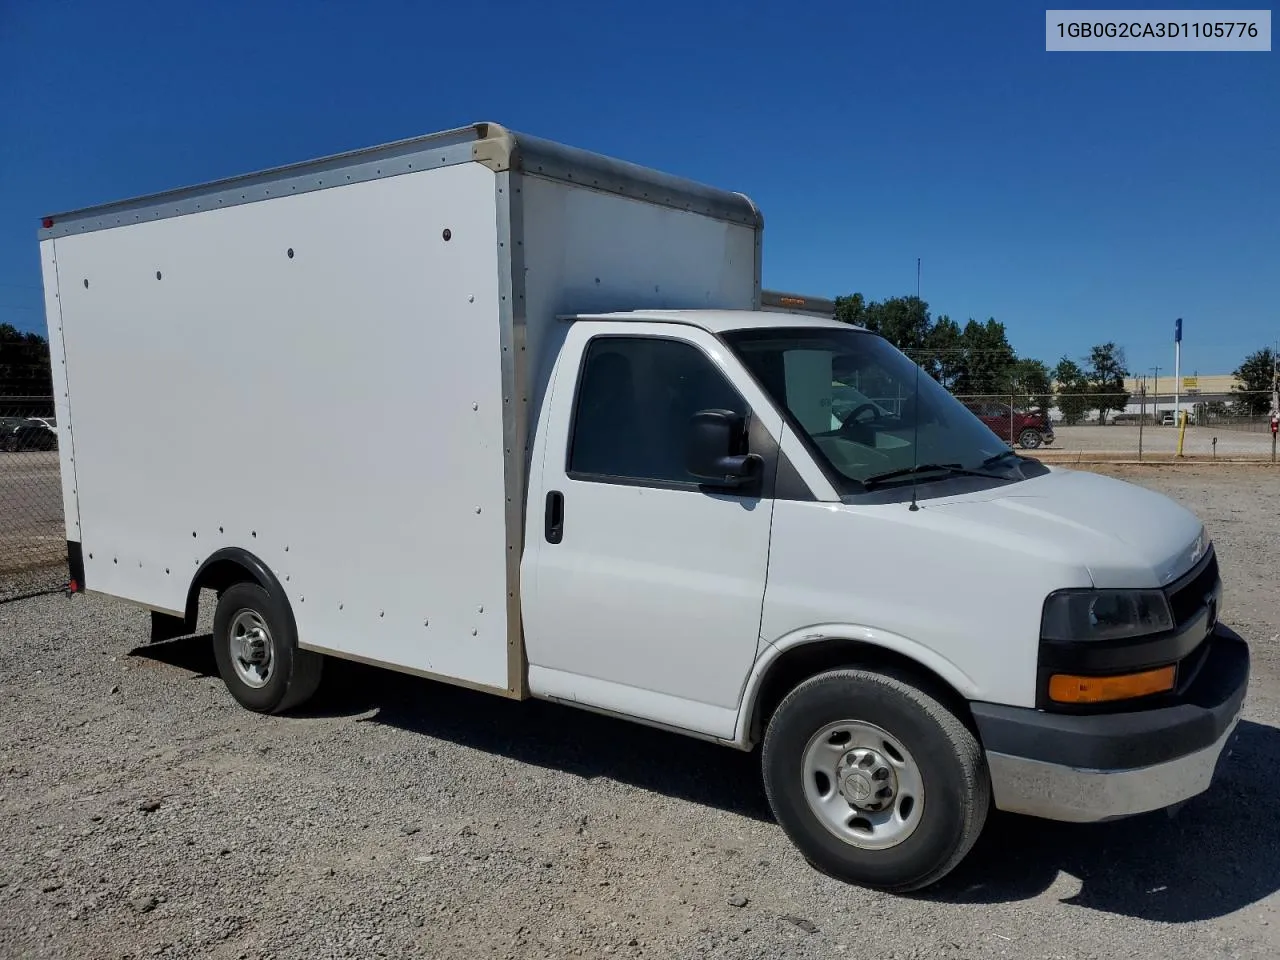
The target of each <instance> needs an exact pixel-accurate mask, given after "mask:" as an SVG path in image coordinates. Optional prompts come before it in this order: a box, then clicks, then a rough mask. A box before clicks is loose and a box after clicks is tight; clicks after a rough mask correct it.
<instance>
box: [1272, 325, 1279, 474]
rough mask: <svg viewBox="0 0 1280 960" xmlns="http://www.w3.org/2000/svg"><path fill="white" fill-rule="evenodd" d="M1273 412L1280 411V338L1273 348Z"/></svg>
mask: <svg viewBox="0 0 1280 960" xmlns="http://www.w3.org/2000/svg"><path fill="white" fill-rule="evenodd" d="M1271 412H1272V413H1280V340H1277V341H1276V342H1275V344H1274V345H1273V346H1272V348H1271ZM1272 459H1273V460H1274V459H1275V458H1274V457H1272Z"/></svg>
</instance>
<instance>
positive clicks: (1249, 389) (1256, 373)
mask: <svg viewBox="0 0 1280 960" xmlns="http://www.w3.org/2000/svg"><path fill="white" fill-rule="evenodd" d="M1275 362H1276V357H1275V353H1274V352H1273V351H1272V350H1271V348H1270V347H1263V348H1262V349H1261V350H1255V351H1254V352H1253V353H1251V354H1249V355H1248V356H1247V357H1245V358H1244V362H1243V363H1241V364H1240V366H1238V367H1236V369H1235V375H1236V379H1237V380H1239V381H1240V383H1239V384H1237V385H1235V386H1233V387H1232V388H1231V392H1232V393H1233V394H1235V396H1234V397H1233V399H1232V405H1233V406H1234V407H1235V408H1236V409H1237V410H1238V411H1240V412H1241V413H1243V414H1245V415H1247V416H1254V417H1256V416H1260V415H1261V414H1264V413H1268V412H1269V411H1270V410H1271V391H1272V390H1273V389H1275V382H1274V380H1273V379H1272V378H1273V376H1274V371H1275Z"/></svg>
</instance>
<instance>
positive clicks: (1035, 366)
mask: <svg viewBox="0 0 1280 960" xmlns="http://www.w3.org/2000/svg"><path fill="white" fill-rule="evenodd" d="M1004 389H1005V390H1006V391H1007V392H1008V393H1009V394H1011V395H1013V396H1015V397H1017V398H1018V401H1019V402H1020V403H1025V404H1026V405H1027V406H1031V407H1039V408H1040V409H1041V410H1043V411H1045V412H1046V413H1047V412H1048V410H1049V408H1050V407H1052V406H1053V382H1052V377H1051V376H1050V373H1049V367H1048V365H1047V364H1045V363H1044V362H1043V361H1041V360H1031V359H1023V360H1015V361H1014V362H1013V364H1012V365H1010V367H1009V369H1008V370H1007V371H1006V373H1005V383H1004Z"/></svg>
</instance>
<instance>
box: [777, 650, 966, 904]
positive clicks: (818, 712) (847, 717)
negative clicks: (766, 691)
mask: <svg viewBox="0 0 1280 960" xmlns="http://www.w3.org/2000/svg"><path fill="white" fill-rule="evenodd" d="M762 763H763V767H764V782H765V792H766V793H767V795H768V797H769V804H770V806H771V807H772V808H773V813H774V816H775V817H777V819H778V822H779V824H781V826H782V828H783V830H784V831H786V833H787V835H788V836H789V837H790V838H791V840H792V842H793V843H795V845H796V846H797V847H798V848H799V849H800V851H801V853H803V854H804V856H805V857H806V858H807V859H808V860H809V862H810V863H812V864H813V865H814V866H816V867H817V868H818V869H820V870H822V871H824V872H826V873H829V874H831V875H833V876H836V877H839V878H841V879H843V880H847V881H850V882H852V883H857V884H860V885H863V886H868V887H877V888H880V889H885V890H894V891H909V890H917V889H920V888H921V887H925V886H928V885H929V884H931V883H934V882H936V881H937V880H940V879H941V878H942V877H943V876H945V875H946V874H947V873H949V872H950V871H951V870H952V868H954V867H955V865H956V864H958V863H959V862H960V861H961V860H962V859H963V858H964V856H965V854H967V853H968V852H969V850H970V848H971V847H972V846H973V843H974V841H976V840H977V838H978V834H979V833H981V831H982V826H983V824H984V823H985V822H986V816H987V810H988V807H989V806H990V798H991V785H990V781H989V779H988V775H987V770H986V765H985V762H984V760H983V756H982V748H981V746H980V745H979V743H978V741H977V739H976V738H975V737H974V735H973V733H972V732H971V731H970V730H969V728H968V727H966V726H965V725H964V724H963V723H962V722H961V721H960V719H959V718H958V717H956V715H955V714H954V713H952V712H951V711H950V710H948V709H947V708H946V707H945V706H943V705H942V704H941V703H939V702H938V701H937V700H935V699H934V698H933V697H930V696H929V695H928V694H926V693H923V692H922V691H920V690H918V689H916V688H915V687H913V686H911V685H910V684H908V683H905V682H903V681H902V680H899V679H897V678H894V677H889V676H885V675H882V674H877V673H871V672H869V671H864V670H856V669H847V670H832V671H829V672H827V673H822V674H819V675H817V676H815V677H811V678H810V679H808V680H806V681H804V682H803V683H802V684H800V685H799V686H798V687H796V688H795V689H794V690H793V691H792V692H791V693H790V694H788V696H787V697H786V699H784V700H783V701H782V703H781V704H780V705H779V706H778V709H777V710H776V711H775V712H774V714H773V717H772V718H771V719H770V721H769V726H768V729H767V731H766V733H765V738H764V750H763V756H762Z"/></svg>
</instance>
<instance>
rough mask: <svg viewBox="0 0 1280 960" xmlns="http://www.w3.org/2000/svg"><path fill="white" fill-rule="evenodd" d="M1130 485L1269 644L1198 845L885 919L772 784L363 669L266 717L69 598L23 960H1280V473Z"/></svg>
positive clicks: (982, 886) (39, 732)
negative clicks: (1180, 521)
mask: <svg viewBox="0 0 1280 960" xmlns="http://www.w3.org/2000/svg"><path fill="white" fill-rule="evenodd" d="M1125 469H1126V468H1120V467H1113V468H1110V472H1114V473H1118V472H1122V471H1124V470H1125ZM1124 475H1125V476H1128V477H1131V478H1134V479H1136V480H1138V481H1139V482H1142V483H1145V484H1148V485H1150V486H1152V487H1155V488H1156V489H1160V490H1163V491H1165V492H1167V493H1170V494H1172V495H1173V496H1175V497H1177V498H1179V499H1180V500H1182V501H1184V502H1185V503H1187V504H1189V505H1191V506H1192V507H1194V508H1195V509H1197V511H1198V512H1199V513H1200V514H1201V516H1203V517H1204V518H1205V519H1206V521H1207V522H1208V524H1209V527H1210V529H1211V532H1212V533H1213V535H1214V536H1215V539H1216V543H1217V547H1218V550H1219V553H1220V556H1221V564H1222V568H1223V571H1224V577H1225V580H1226V583H1227V605H1226V608H1225V612H1224V615H1225V618H1226V620H1227V621H1228V622H1229V623H1231V625H1232V626H1234V627H1235V628H1237V629H1238V630H1240V632H1241V633H1242V634H1244V635H1245V636H1246V637H1248V638H1250V639H1251V640H1253V641H1254V644H1255V645H1254V650H1255V667H1254V675H1253V684H1252V690H1251V699H1250V702H1249V705H1248V707H1247V709H1246V720H1245V721H1244V722H1243V723H1242V725H1241V727H1240V733H1239V736H1238V738H1237V740H1236V742H1235V745H1234V748H1233V751H1232V755H1231V756H1230V757H1229V758H1228V759H1227V760H1226V761H1225V763H1224V767H1223V769H1222V772H1221V779H1220V781H1218V782H1217V784H1216V786H1215V788H1214V792H1213V793H1212V794H1211V795H1209V796H1206V797H1201V798H1198V799H1197V800H1195V801H1192V802H1191V803H1190V804H1188V805H1187V806H1186V807H1184V808H1183V810H1182V811H1181V812H1180V813H1179V814H1178V815H1177V816H1176V817H1174V818H1170V817H1169V816H1167V815H1166V814H1164V813H1158V814H1154V815H1150V816H1146V817H1142V818H1138V819H1135V820H1131V821H1127V822H1122V823H1119V824H1111V825H1101V826H1068V825H1061V824H1051V823H1043V822H1039V821H1035V820H1031V819H1026V818H1020V817H1014V816H1007V815H996V816H994V817H993V818H992V820H991V821H990V822H989V824H988V829H987V831H986V833H985V835H984V837H983V839H982V840H981V841H980V843H979V846H978V847H977V849H976V850H975V851H974V853H973V854H972V855H971V856H970V858H969V859H968V860H967V861H966V862H965V863H964V864H962V865H961V867H960V868H959V869H958V870H957V871H956V872H955V873H954V874H952V875H951V877H950V878H948V880H947V881H945V882H944V883H943V884H942V885H941V886H940V887H938V888H935V889H934V890H933V891H931V892H929V893H927V894H926V895H924V896H917V897H915V898H906V897H894V896H887V895H881V894H878V893H872V892H868V891H865V890H862V889H858V888H854V887H850V886H846V885H843V884H840V883H838V882H836V881H833V880H830V879H828V878H826V877H823V876H821V875H819V874H817V873H816V872H815V871H813V870H812V869H810V868H809V867H808V866H807V865H806V864H805V863H804V862H803V861H802V860H801V859H800V857H799V855H798V854H797V853H796V852H795V850H794V849H793V848H792V847H791V846H790V844H789V843H788V842H787V840H786V839H785V838H784V837H783V835H782V833H781V831H780V830H779V829H778V827H777V826H776V825H775V824H774V823H773V821H772V820H771V818H770V816H769V813H768V808H767V806H766V804H765V800H764V797H763V792H762V789H761V787H760V783H759V777H758V769H757V762H758V761H757V758H756V756H747V755H742V754H738V753H736V752H734V751H731V750H728V749H725V748H721V747H716V746H712V745H708V744H703V743H700V742H697V741H693V740H689V739H685V738H682V737H678V736H675V735H671V734H666V733H662V732H658V731H653V730H649V729H646V728H643V727H639V726H636V725H633V724H628V723H624V722H621V721H615V720H610V719H606V718H601V717H596V716H593V715H590V714H586V713H582V712H578V711H573V710H570V709H567V708H561V707H556V706H552V705H549V704H541V703H523V704H521V703H510V702H506V701H502V700H498V699H496V698H492V697H489V696H486V695H483V694H477V693H471V692H468V691H464V690H459V689H455V688H451V687H447V686H443V685H439V684H434V683H430V682H427V681H422V680H417V679H413V678H408V677H403V676H399V675H396V674H392V673H388V672H382V671H377V670H374V669H370V668H364V667H360V666H356V665H348V664H343V663H336V664H334V667H335V668H334V669H332V670H331V671H330V673H329V674H328V676H327V678H326V681H325V684H324V686H323V688H322V690H321V693H320V695H319V697H318V699H317V700H316V701H314V702H313V703H312V704H311V705H310V708H309V709H308V710H307V711H306V712H305V713H302V714H299V715H297V716H292V717H287V718H281V717H259V716H257V715H253V714H250V713H248V712H246V711H244V710H242V709H240V708H239V707H237V706H236V705H235V704H234V702H233V701H232V700H231V698H230V696H229V695H228V694H227V693H226V692H225V691H224V689H223V687H222V684H221V682H220V681H219V680H218V679H217V678H216V675H215V671H214V667H213V663H212V657H211V654H210V651H209V646H208V643H207V639H206V640H196V641H192V640H183V641H175V642H172V643H166V644H161V645H157V646H154V647H145V648H144V647H142V646H141V643H142V641H143V639H144V638H145V636H146V615H145V613H143V612H140V611H138V610H136V609H134V608H132V607H130V606H128V605H125V604H123V603H120V602H116V601H112V600H109V599H105V598H100V597H92V596H89V597H83V596H82V597H77V598H75V599H67V598H65V597H62V596H50V597H41V598H37V599H32V600H23V601H17V602H14V603H10V604H5V605H0V636H3V637H4V642H3V644H0V693H2V695H3V698H4V707H3V710H0V837H2V838H3V839H0V957H4V958H14V960H17V958H28V957H74V958H80V957H93V958H126V957H129V958H142V957H195V956H200V957H213V958H231V960H235V958H265V957H275V958H285V957H289V958H294V957H297V958H307V960H324V958H329V957H397V958H398V957H419V956H421V957H438V956H460V957H461V956H465V957H468V958H474V957H487V956H493V957H526V956H532V957H563V956H578V955H581V956H592V957H595V956H619V957H634V956H647V957H690V956H694V957H701V956H709V957H735V958H736V957H761V958H766V957H767V958H771V960H772V958H778V957H822V958H830V957H832V956H838V955H848V956H867V957H883V958H895V957H896V958H907V957H919V958H925V957H928V958H936V957H942V958H962V957H1045V958H1048V957H1082V958H1083V957H1098V958H1101V957H1106V958H1120V957H1135V958H1137V957H1142V958H1149V957H1163V958H1180V957H1186V958H1193V957H1194V958H1203V957H1209V956H1213V957H1260V958H1261V957H1267V958H1274V957H1275V956H1277V954H1280V912H1278V910H1277V907H1280V895H1277V889H1278V888H1280V866H1278V865H1280V820H1278V819H1277V818H1276V817H1275V815H1274V811H1275V798H1276V796H1277V794H1280V729H1278V728H1277V724H1278V723H1280V677H1278V676H1277V674H1278V672H1280V662H1278V659H1277V655H1276V647H1277V643H1278V642H1280V636H1278V635H1280V593H1278V592H1277V590H1276V585H1275V582H1274V576H1273V572H1272V569H1271V568H1270V567H1269V566H1268V565H1269V564H1270V563H1272V562H1273V561H1274V560H1275V558H1276V550H1275V544H1276V542H1277V539H1278V538H1280V519H1278V514H1277V512H1276V511H1275V510H1273V509H1270V508H1269V507H1268V508H1263V507H1262V506H1260V504H1262V503H1264V502H1265V501H1263V500H1262V495H1263V494H1264V493H1270V494H1272V496H1273V497H1274V494H1275V493H1276V492H1277V490H1278V489H1280V474H1277V473H1276V471H1275V470H1272V469H1268V468H1239V467H1237V468H1230V469H1228V470H1224V469H1222V467H1221V466H1219V467H1218V468H1211V467H1194V466H1192V467H1181V468H1168V467H1166V468H1158V467H1147V468H1140V469H1133V468H1130V469H1128V472H1126V473H1124Z"/></svg>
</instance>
